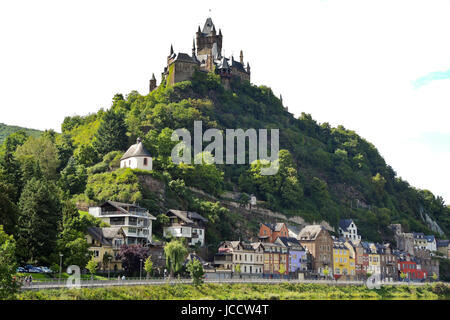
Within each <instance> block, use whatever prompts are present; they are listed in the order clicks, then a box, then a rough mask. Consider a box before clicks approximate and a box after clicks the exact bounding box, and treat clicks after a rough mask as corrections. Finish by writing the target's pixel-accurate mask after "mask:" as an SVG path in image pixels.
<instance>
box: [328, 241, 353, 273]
mask: <svg viewBox="0 0 450 320" xmlns="http://www.w3.org/2000/svg"><path fill="white" fill-rule="evenodd" d="M355 270H356V268H355V251H354V250H353V248H352V246H351V245H350V244H348V245H347V244H346V243H345V242H342V241H334V243H333V274H334V276H335V278H337V279H345V280H352V279H353V278H354V276H355Z"/></svg>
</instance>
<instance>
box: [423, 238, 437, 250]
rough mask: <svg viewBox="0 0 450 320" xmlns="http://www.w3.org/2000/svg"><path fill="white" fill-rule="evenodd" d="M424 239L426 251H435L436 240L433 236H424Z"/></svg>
mask: <svg viewBox="0 0 450 320" xmlns="http://www.w3.org/2000/svg"><path fill="white" fill-rule="evenodd" d="M425 238H426V239H427V245H426V249H427V250H428V251H431V252H433V251H436V250H437V247H436V238H435V237H434V236H425Z"/></svg>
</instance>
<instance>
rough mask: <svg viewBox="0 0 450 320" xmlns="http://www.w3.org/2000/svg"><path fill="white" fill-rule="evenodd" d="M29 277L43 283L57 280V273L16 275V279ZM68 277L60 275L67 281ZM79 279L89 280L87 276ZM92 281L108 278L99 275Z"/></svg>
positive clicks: (83, 275) (89, 277)
mask: <svg viewBox="0 0 450 320" xmlns="http://www.w3.org/2000/svg"><path fill="white" fill-rule="evenodd" d="M29 275H31V276H32V277H33V281H45V280H49V281H51V280H58V278H59V273H53V274H47V273H17V274H16V276H17V277H26V276H29ZM68 277H69V275H68V274H67V273H65V272H63V273H61V279H67V278H68ZM81 279H91V276H90V275H89V274H82V275H81ZM94 280H108V277H107V276H106V277H103V276H99V275H94Z"/></svg>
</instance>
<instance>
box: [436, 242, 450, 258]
mask: <svg viewBox="0 0 450 320" xmlns="http://www.w3.org/2000/svg"><path fill="white" fill-rule="evenodd" d="M436 248H437V251H438V252H440V253H441V254H442V255H443V256H444V257H445V258H447V259H450V240H437V241H436Z"/></svg>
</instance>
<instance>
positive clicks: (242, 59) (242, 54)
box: [239, 50, 244, 65]
mask: <svg viewBox="0 0 450 320" xmlns="http://www.w3.org/2000/svg"><path fill="white" fill-rule="evenodd" d="M239 57H240V60H241V64H242V65H244V52H242V50H241V54H240V56H239Z"/></svg>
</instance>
